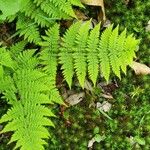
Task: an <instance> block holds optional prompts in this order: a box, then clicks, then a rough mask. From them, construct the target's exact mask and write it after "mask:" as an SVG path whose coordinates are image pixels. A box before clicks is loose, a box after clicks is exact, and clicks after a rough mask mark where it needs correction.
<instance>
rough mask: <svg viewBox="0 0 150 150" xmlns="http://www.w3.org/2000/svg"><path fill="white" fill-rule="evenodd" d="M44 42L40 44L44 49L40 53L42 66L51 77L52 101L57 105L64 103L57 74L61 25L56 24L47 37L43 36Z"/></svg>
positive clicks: (47, 33) (47, 32)
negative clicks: (57, 85)
mask: <svg viewBox="0 0 150 150" xmlns="http://www.w3.org/2000/svg"><path fill="white" fill-rule="evenodd" d="M42 38H43V40H44V41H42V42H40V43H39V45H40V46H42V47H43V49H42V51H41V53H40V60H41V64H42V65H43V71H44V72H45V73H47V74H48V75H49V80H50V82H51V85H52V87H51V88H50V91H51V92H50V93H49V95H50V99H51V100H52V101H54V102H57V103H61V104H62V103H63V102H62V98H61V96H60V95H59V92H58V90H57V89H56V74H57V65H58V59H57V54H58V52H59V38H60V37H59V25H58V24H55V25H54V26H53V27H52V28H50V29H49V30H48V31H46V36H42Z"/></svg>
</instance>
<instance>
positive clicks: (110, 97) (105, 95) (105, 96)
mask: <svg viewBox="0 0 150 150" xmlns="http://www.w3.org/2000/svg"><path fill="white" fill-rule="evenodd" d="M101 97H104V98H106V99H113V96H112V95H111V94H110V93H108V94H101Z"/></svg>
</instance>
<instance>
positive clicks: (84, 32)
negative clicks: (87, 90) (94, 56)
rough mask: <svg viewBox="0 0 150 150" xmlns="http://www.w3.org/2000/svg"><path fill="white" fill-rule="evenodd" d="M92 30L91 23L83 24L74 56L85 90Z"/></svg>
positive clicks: (76, 69) (76, 68)
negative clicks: (87, 51)
mask: <svg viewBox="0 0 150 150" xmlns="http://www.w3.org/2000/svg"><path fill="white" fill-rule="evenodd" d="M89 29H90V21H87V22H86V23H85V24H82V25H81V27H80V29H79V32H78V34H77V37H76V41H75V43H76V47H75V51H74V54H73V58H74V68H75V71H76V74H77V77H78V80H79V83H80V85H81V86H82V88H84V82H85V76H86V67H87V63H86V61H87V59H86V51H85V50H86V46H87V39H88V34H89Z"/></svg>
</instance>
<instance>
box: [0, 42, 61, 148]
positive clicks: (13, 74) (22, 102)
mask: <svg viewBox="0 0 150 150" xmlns="http://www.w3.org/2000/svg"><path fill="white" fill-rule="evenodd" d="M24 46H25V42H20V43H18V44H16V45H14V46H13V47H11V48H10V51H8V50H6V49H5V48H1V49H0V52H1V54H0V63H1V66H2V67H3V68H4V69H3V71H4V73H3V75H2V76H1V77H0V82H1V85H0V92H2V93H3V94H4V97H5V98H6V99H7V100H8V102H9V103H10V104H11V108H10V109H9V110H8V112H7V113H6V114H5V115H4V116H3V117H2V118H1V119H0V123H3V122H8V123H7V125H6V126H5V127H4V129H3V130H2V131H1V133H4V132H8V131H13V132H14V133H13V135H12V137H11V140H10V143H11V142H14V141H16V147H15V148H20V149H21V150H27V149H28V150H37V149H38V150H44V146H43V145H45V144H46V142H45V140H44V139H47V138H49V136H50V134H49V132H48V130H47V129H46V128H45V126H54V124H53V123H52V121H51V120H50V119H48V118H47V117H51V116H54V114H53V113H52V112H51V110H50V108H47V107H45V106H44V105H43V104H51V103H52V101H51V97H50V94H51V89H52V88H53V85H51V82H50V80H49V76H48V75H47V74H46V73H44V72H42V71H41V69H38V64H39V59H38V57H37V56H36V55H35V54H34V53H35V50H34V49H33V50H31V49H30V50H24V51H23V52H22V50H23V47H24ZM19 50H20V52H19ZM15 52H16V53H15ZM14 54H15V55H14ZM3 56H4V57H3ZM12 64H13V66H12ZM57 101H59V100H56V102H57ZM59 103H61V102H59Z"/></svg>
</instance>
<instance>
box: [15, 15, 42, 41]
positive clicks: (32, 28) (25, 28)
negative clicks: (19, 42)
mask: <svg viewBox="0 0 150 150" xmlns="http://www.w3.org/2000/svg"><path fill="white" fill-rule="evenodd" d="M16 28H17V30H19V32H20V35H19V36H22V35H24V39H27V40H28V41H29V42H34V43H38V42H40V41H41V38H40V33H39V29H38V25H36V24H35V23H34V22H33V21H32V20H30V19H28V18H26V17H25V16H24V15H23V14H20V15H19V16H18V21H17V26H16Z"/></svg>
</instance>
